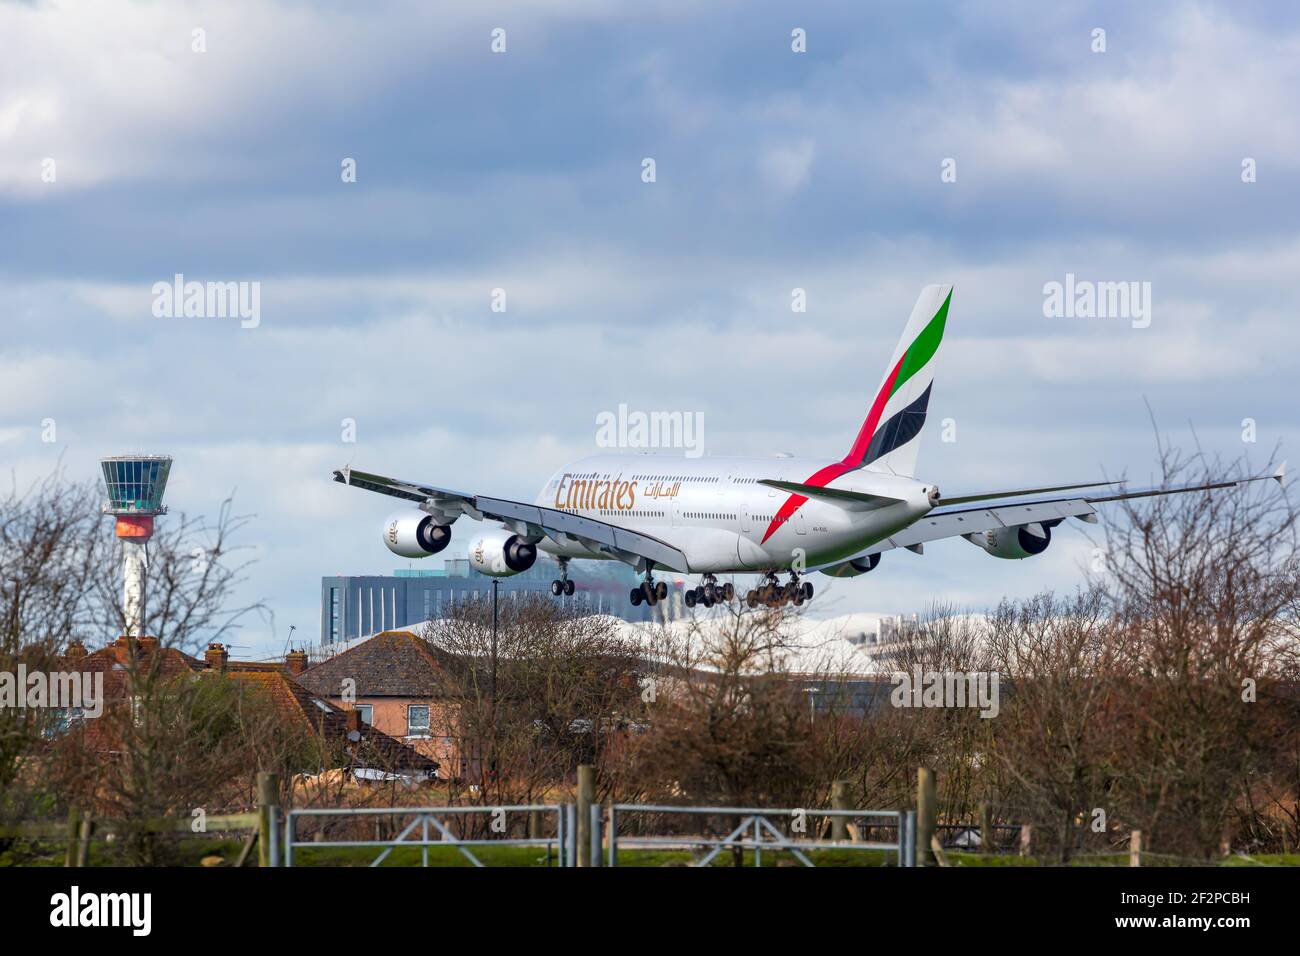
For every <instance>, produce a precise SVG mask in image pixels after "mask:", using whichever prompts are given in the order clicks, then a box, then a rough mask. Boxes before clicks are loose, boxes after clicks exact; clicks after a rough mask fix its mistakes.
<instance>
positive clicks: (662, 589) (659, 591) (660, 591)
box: [655, 581, 668, 601]
mask: <svg viewBox="0 0 1300 956" xmlns="http://www.w3.org/2000/svg"><path fill="white" fill-rule="evenodd" d="M655 597H656V598H657V599H658V600H660V601H663V600H665V599H667V597H668V585H667V584H665V583H664V582H663V581H660V582H659V584H658V585H656V587H655Z"/></svg>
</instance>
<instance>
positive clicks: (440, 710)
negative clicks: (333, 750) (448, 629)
mask: <svg viewBox="0 0 1300 956" xmlns="http://www.w3.org/2000/svg"><path fill="white" fill-rule="evenodd" d="M449 666H451V662H450V661H448V660H447V659H446V655H444V654H443V653H442V652H440V651H438V650H437V649H436V648H434V647H432V646H431V645H430V644H429V643H428V642H427V641H425V640H423V639H422V638H419V637H417V636H416V635H414V634H412V633H411V632H410V631H384V632H382V633H379V634H376V635H375V636H374V637H372V638H369V639H368V640H366V641H364V642H362V643H360V644H357V645H356V646H354V647H351V648H349V649H348V650H346V651H344V652H343V653H341V654H338V655H336V656H334V657H331V658H329V659H328V660H325V661H322V662H321V663H319V664H316V665H314V666H312V667H308V668H307V669H306V670H305V671H303V672H302V673H301V674H299V675H298V677H297V680H298V681H299V682H300V683H301V684H302V685H303V686H304V687H306V688H307V689H308V690H310V691H311V692H312V693H314V694H317V695H318V696H320V697H323V698H326V699H328V700H330V702H331V703H333V704H335V705H337V706H339V707H342V708H345V709H348V710H352V711H355V712H357V713H358V714H359V715H360V717H361V720H362V721H363V722H364V723H366V724H368V725H370V726H372V727H374V728H375V729H376V730H379V731H381V732H382V733H385V734H388V735H390V736H392V737H394V738H396V739H398V740H400V741H402V742H403V743H405V744H407V745H409V746H411V747H414V748H415V749H416V750H417V751H419V752H420V753H421V754H423V755H425V756H426V757H428V758H430V759H432V760H435V761H437V762H438V764H439V765H440V770H439V776H441V777H444V778H446V777H450V776H456V775H461V776H463V775H464V774H465V772H466V771H467V770H468V769H469V766H468V764H469V758H468V757H467V755H466V754H465V753H464V752H463V750H464V748H463V747H462V741H461V737H460V734H459V732H458V730H457V711H456V709H455V708H454V707H453V706H452V705H451V704H449V703H448V702H447V701H446V700H445V698H444V696H443V690H442V689H443V682H444V679H445V675H446V673H447V672H446V668H447V667H449Z"/></svg>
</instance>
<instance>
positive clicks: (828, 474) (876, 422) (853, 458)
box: [763, 289, 952, 542]
mask: <svg viewBox="0 0 1300 956" xmlns="http://www.w3.org/2000/svg"><path fill="white" fill-rule="evenodd" d="M951 302H952V290H951V289H949V290H948V295H947V297H946V298H945V299H944V300H943V305H941V306H940V307H939V311H938V312H936V313H935V314H934V318H932V319H931V320H930V321H929V322H928V323H926V326H925V328H923V329H922V330H921V333H920V334H919V335H918V336H917V337H916V338H915V339H913V340H912V344H911V345H909V346H908V347H907V351H905V352H904V353H903V354H902V355H901V356H900V357H899V359H898V361H897V362H896V363H895V364H894V367H893V368H892V369H890V370H889V374H888V375H887V376H885V381H884V383H883V384H882V385H881V386H880V391H879V392H877V393H876V398H875V400H874V401H873V402H872V403H871V410H870V411H869V412H868V413H867V419H866V421H864V422H863V423H862V428H861V429H859V431H858V436H857V438H856V439H854V442H853V447H852V448H850V449H849V453H848V454H847V455H845V456H844V459H843V460H842V461H838V462H835V463H834V464H832V465H827V466H826V467H825V468H822V469H821V470H820V471H818V472H817V473H815V474H813V475H810V476H809V477H808V478H807V479H806V480H805V481H804V484H806V485H813V486H814V487H817V488H824V487H825V486H826V485H828V484H830V483H831V482H832V481H834V480H835V479H836V478H838V477H839V476H840V475H843V474H846V473H848V472H850V471H856V470H857V469H859V468H862V467H865V466H866V465H869V464H871V463H872V462H873V461H876V460H877V459H879V458H882V457H884V456H885V455H887V454H889V453H890V452H891V451H893V450H894V449H895V448H899V447H901V446H902V445H905V444H906V443H907V442H909V441H911V440H912V439H913V438H915V437H916V436H917V434H919V433H920V431H921V426H922V425H923V424H924V423H925V415H926V410H927V409H928V407H929V404H930V387H927V388H926V390H925V392H924V393H923V394H922V395H921V397H920V398H918V399H917V400H916V401H914V402H912V403H911V404H910V405H908V406H907V407H906V408H904V409H903V410H902V411H899V412H897V413H896V414H894V415H892V416H890V418H889V420H888V421H886V422H885V424H884V425H883V426H881V424H880V416H881V415H883V414H884V411H885V406H886V405H888V404H889V400H890V398H892V397H893V396H894V393H895V392H897V391H898V390H899V389H900V388H902V387H903V385H904V384H906V383H907V381H908V380H909V379H910V378H911V377H912V376H913V375H915V374H916V373H917V372H919V371H920V370H921V369H923V368H925V366H926V364H927V363H928V362H929V361H930V359H932V358H934V354H935V353H936V352H937V351H938V350H939V343H940V342H942V341H943V329H944V326H945V325H946V324H947V321H948V305H949V303H951ZM807 500H808V498H807V497H806V496H804V495H799V494H792V495H790V497H789V498H787V499H786V500H785V503H784V504H782V505H781V508H780V510H778V511H777V513H776V514H775V515H774V516H773V518H772V520H771V522H769V524H768V526H767V530H766V531H765V532H764V533H763V541H764V542H765V541H767V539H768V538H770V537H772V535H773V534H775V533H776V529H777V528H779V527H781V525H783V524H785V522H787V521H789V520H790V517H791V516H792V515H793V514H794V513H795V512H796V511H798V510H799V509H800V508H801V507H803V504H804V502H806V501H807Z"/></svg>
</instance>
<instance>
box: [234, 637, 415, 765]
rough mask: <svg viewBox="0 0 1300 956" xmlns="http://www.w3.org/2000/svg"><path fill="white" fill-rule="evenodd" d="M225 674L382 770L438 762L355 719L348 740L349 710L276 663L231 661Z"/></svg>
mask: <svg viewBox="0 0 1300 956" xmlns="http://www.w3.org/2000/svg"><path fill="white" fill-rule="evenodd" d="M226 676H228V677H231V678H233V679H235V680H238V681H243V682H246V683H249V684H252V685H254V686H257V687H260V688H262V690H263V691H264V692H265V693H267V694H268V695H269V696H270V698H271V700H272V701H274V702H275V706H276V709H277V710H278V711H279V712H280V714H281V715H282V716H283V717H284V719H285V720H287V721H291V722H294V723H299V724H300V725H303V726H305V727H307V728H308V729H310V730H311V731H312V732H314V733H317V734H319V735H320V736H321V737H322V739H324V740H326V741H328V742H330V743H358V744H361V745H362V746H363V747H364V748H365V749H367V750H369V751H371V752H373V753H375V754H376V755H377V756H378V758H379V759H378V760H377V761H376V762H377V763H380V764H381V765H382V766H381V767H380V768H378V769H384V770H433V769H436V768H437V766H438V764H437V761H434V760H430V759H429V758H428V757H425V756H424V755H423V754H421V753H420V752H419V751H417V750H416V749H415V748H413V747H409V746H407V745H406V744H404V743H402V742H401V741H400V740H398V739H397V738H395V737H390V736H389V735H388V734H385V733H383V732H382V731H379V730H376V729H375V728H373V727H371V726H370V725H369V724H366V723H363V722H358V723H359V726H357V727H356V728H355V730H356V732H357V733H359V734H360V740H359V741H349V740H348V733H349V729H348V712H347V711H345V710H343V709H341V708H339V707H336V706H335V705H334V704H332V703H330V702H329V701H328V700H326V699H324V698H322V697H320V696H318V695H316V694H313V693H312V692H311V691H310V690H308V689H307V688H306V687H304V686H303V685H302V684H300V683H298V681H296V680H294V679H293V678H292V677H290V676H289V675H288V674H286V673H285V672H284V671H283V670H281V669H280V668H279V667H278V665H265V664H241V663H239V662H231V663H230V664H228V665H227V667H226Z"/></svg>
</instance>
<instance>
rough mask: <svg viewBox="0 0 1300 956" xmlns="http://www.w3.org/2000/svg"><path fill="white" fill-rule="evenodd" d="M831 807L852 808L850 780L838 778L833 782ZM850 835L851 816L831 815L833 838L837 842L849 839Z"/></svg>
mask: <svg viewBox="0 0 1300 956" xmlns="http://www.w3.org/2000/svg"><path fill="white" fill-rule="evenodd" d="M831 809H832V810H852V809H853V808H852V807H850V806H849V782H848V781H847V780H836V781H835V782H834V783H832V784H831ZM848 836H849V818H848V817H831V839H832V840H835V841H836V842H840V841H843V840H847V839H848Z"/></svg>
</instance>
